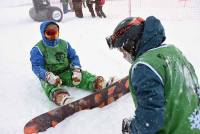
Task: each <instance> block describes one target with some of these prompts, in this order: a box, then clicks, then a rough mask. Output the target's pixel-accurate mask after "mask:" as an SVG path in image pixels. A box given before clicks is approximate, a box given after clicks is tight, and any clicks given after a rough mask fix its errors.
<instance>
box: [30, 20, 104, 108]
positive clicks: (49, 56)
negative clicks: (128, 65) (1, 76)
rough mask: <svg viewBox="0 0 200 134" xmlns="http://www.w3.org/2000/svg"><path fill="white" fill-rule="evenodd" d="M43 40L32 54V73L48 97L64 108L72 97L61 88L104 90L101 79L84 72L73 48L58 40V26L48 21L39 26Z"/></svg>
mask: <svg viewBox="0 0 200 134" xmlns="http://www.w3.org/2000/svg"><path fill="white" fill-rule="evenodd" d="M40 32H41V34H42V40H41V41H39V42H38V43H37V44H36V45H35V46H34V47H33V48H32V50H31V52H30V55H31V57H30V61H31V64H32V70H33V72H34V73H35V74H36V75H37V77H38V78H39V79H40V81H41V85H42V88H43V90H44V91H45V93H46V95H47V96H48V98H49V99H50V100H51V101H53V102H54V103H55V104H57V105H64V104H66V103H67V102H68V101H69V98H70V95H69V93H68V92H67V91H66V90H63V89H62V87H61V85H66V86H69V87H74V86H75V87H77V88H82V89H87V90H90V91H96V90H101V89H102V88H104V87H105V86H106V84H107V82H105V80H104V78H103V77H102V76H95V75H93V74H91V73H89V72H87V71H83V70H81V65H80V61H79V57H78V55H77V54H76V52H75V50H74V49H73V48H72V47H71V45H70V44H69V43H68V42H66V41H64V40H62V39H59V25H58V24H57V23H55V22H53V21H45V22H43V23H42V24H41V25H40Z"/></svg>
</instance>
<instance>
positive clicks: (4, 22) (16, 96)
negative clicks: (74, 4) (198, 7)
mask: <svg viewBox="0 0 200 134" xmlns="http://www.w3.org/2000/svg"><path fill="white" fill-rule="evenodd" d="M21 1H24V2H27V1H25V0H21ZM0 3H1V2H0ZM3 3H4V5H9V4H8V1H7V3H6V1H5V0H4V1H3ZM172 4H173V3H172ZM30 7H31V6H30V5H27V6H20V7H13V6H12V7H10V6H9V7H2V8H0V18H1V21H0V26H1V28H0V42H1V45H0V63H1V65H0V85H1V90H0V104H1V106H0V107H1V110H0V122H1V123H0V133H1V134H21V133H23V127H24V125H25V123H26V122H27V121H29V120H30V119H32V118H33V117H35V116H37V115H39V114H41V113H44V112H46V111H49V110H50V109H53V108H55V107H56V105H54V104H53V103H51V102H49V101H48V99H47V97H46V96H45V94H44V93H43V91H42V89H41V86H40V83H39V81H38V79H37V78H36V76H35V75H34V74H33V73H32V70H31V65H30V61H29V58H30V55H29V52H30V50H31V48H32V47H33V46H34V45H35V44H36V43H37V42H38V41H39V40H40V39H41V36H40V31H39V25H40V23H39V22H34V21H33V20H31V18H30V17H29V15H28V10H29V9H30ZM140 8H142V6H140ZM104 10H105V13H106V14H107V16H108V17H107V18H106V19H100V18H95V19H94V18H91V17H90V14H89V12H88V10H87V9H84V10H83V12H84V18H83V19H78V18H76V17H74V13H68V14H66V15H65V16H64V18H63V21H62V22H61V23H59V25H60V27H61V33H60V37H61V38H63V39H66V40H68V41H69V42H70V43H71V45H72V46H73V47H74V48H75V49H76V51H77V53H78V54H79V56H80V60H81V64H82V67H83V69H85V70H88V71H90V72H92V73H94V74H97V75H103V76H105V77H106V78H109V77H110V76H113V75H115V76H117V77H119V78H120V77H124V76H126V75H127V74H128V71H129V67H130V65H129V63H127V62H126V61H125V60H123V58H122V55H121V54H120V53H119V52H117V51H116V50H113V51H111V50H109V49H108V47H107V44H106V41H105V37H106V36H107V35H110V34H111V33H112V32H113V30H114V28H115V26H116V25H117V24H118V23H119V22H120V21H121V20H122V19H124V18H125V17H127V16H128V15H129V10H128V0H115V1H114V0H113V1H107V2H106V5H105V7H104ZM156 10H158V9H157V8H154V9H153V10H152V9H151V10H148V12H147V9H146V7H145V9H142V10H141V9H135V10H133V11H132V12H131V14H132V16H142V17H144V18H145V17H147V16H149V15H157V14H156V13H157V11H156ZM181 10H184V9H181ZM187 11H188V12H189V10H188V9H187ZM175 14H176V13H175V12H169V13H168V16H167V17H165V16H164V15H163V16H162V14H161V13H160V14H158V16H159V17H161V18H162V20H163V21H162V23H163V24H164V26H165V29H166V35H167V40H166V42H165V43H172V44H175V45H176V46H177V47H178V48H180V49H181V50H182V51H183V53H184V54H185V55H186V57H187V58H188V59H189V60H190V61H191V63H192V64H193V65H194V67H195V69H196V72H197V75H198V77H199V78H200V67H199V65H200V56H199V50H200V49H199V48H200V45H199V35H200V23H199V22H200V19H198V17H196V18H195V19H191V18H189V19H187V20H185V18H186V17H182V18H183V19H174V18H175V17H174V16H175ZM169 16H173V19H171V18H170V19H168V17H169ZM197 16H198V14H197ZM177 17H178V16H177ZM190 17H191V16H190ZM69 91H70V92H71V94H72V95H73V96H75V97H83V96H85V95H87V94H89V93H88V92H85V91H81V90H77V89H73V88H70V89H69ZM133 114H134V104H133V102H132V98H131V95H130V94H128V95H125V96H124V97H122V98H121V99H119V100H118V101H116V102H114V103H112V104H110V105H109V106H106V107H104V108H101V109H100V108H95V109H93V110H84V111H81V112H79V113H76V114H74V115H73V116H71V117H69V118H67V119H66V120H65V121H63V122H62V123H61V124H59V125H58V126H57V127H56V128H53V129H49V130H48V131H47V132H45V133H46V134H65V133H68V134H121V121H122V119H123V118H124V117H130V116H133Z"/></svg>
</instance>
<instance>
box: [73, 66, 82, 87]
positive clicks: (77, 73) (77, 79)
mask: <svg viewBox="0 0 200 134" xmlns="http://www.w3.org/2000/svg"><path fill="white" fill-rule="evenodd" d="M81 80H82V74H81V70H80V69H77V68H76V69H74V70H73V74H72V83H73V85H75V86H76V85H78V84H80V82H81Z"/></svg>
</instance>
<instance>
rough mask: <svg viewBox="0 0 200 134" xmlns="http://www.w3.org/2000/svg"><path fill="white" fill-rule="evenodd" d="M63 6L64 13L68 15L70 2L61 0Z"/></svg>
mask: <svg viewBox="0 0 200 134" xmlns="http://www.w3.org/2000/svg"><path fill="white" fill-rule="evenodd" d="M61 2H62V6H63V12H64V13H67V12H68V0H61Z"/></svg>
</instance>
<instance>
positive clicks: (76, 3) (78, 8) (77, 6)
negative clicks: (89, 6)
mask: <svg viewBox="0 0 200 134" xmlns="http://www.w3.org/2000/svg"><path fill="white" fill-rule="evenodd" d="M72 2H73V7H74V11H75V15H76V17H78V18H83V11H82V1H81V0H72Z"/></svg>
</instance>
